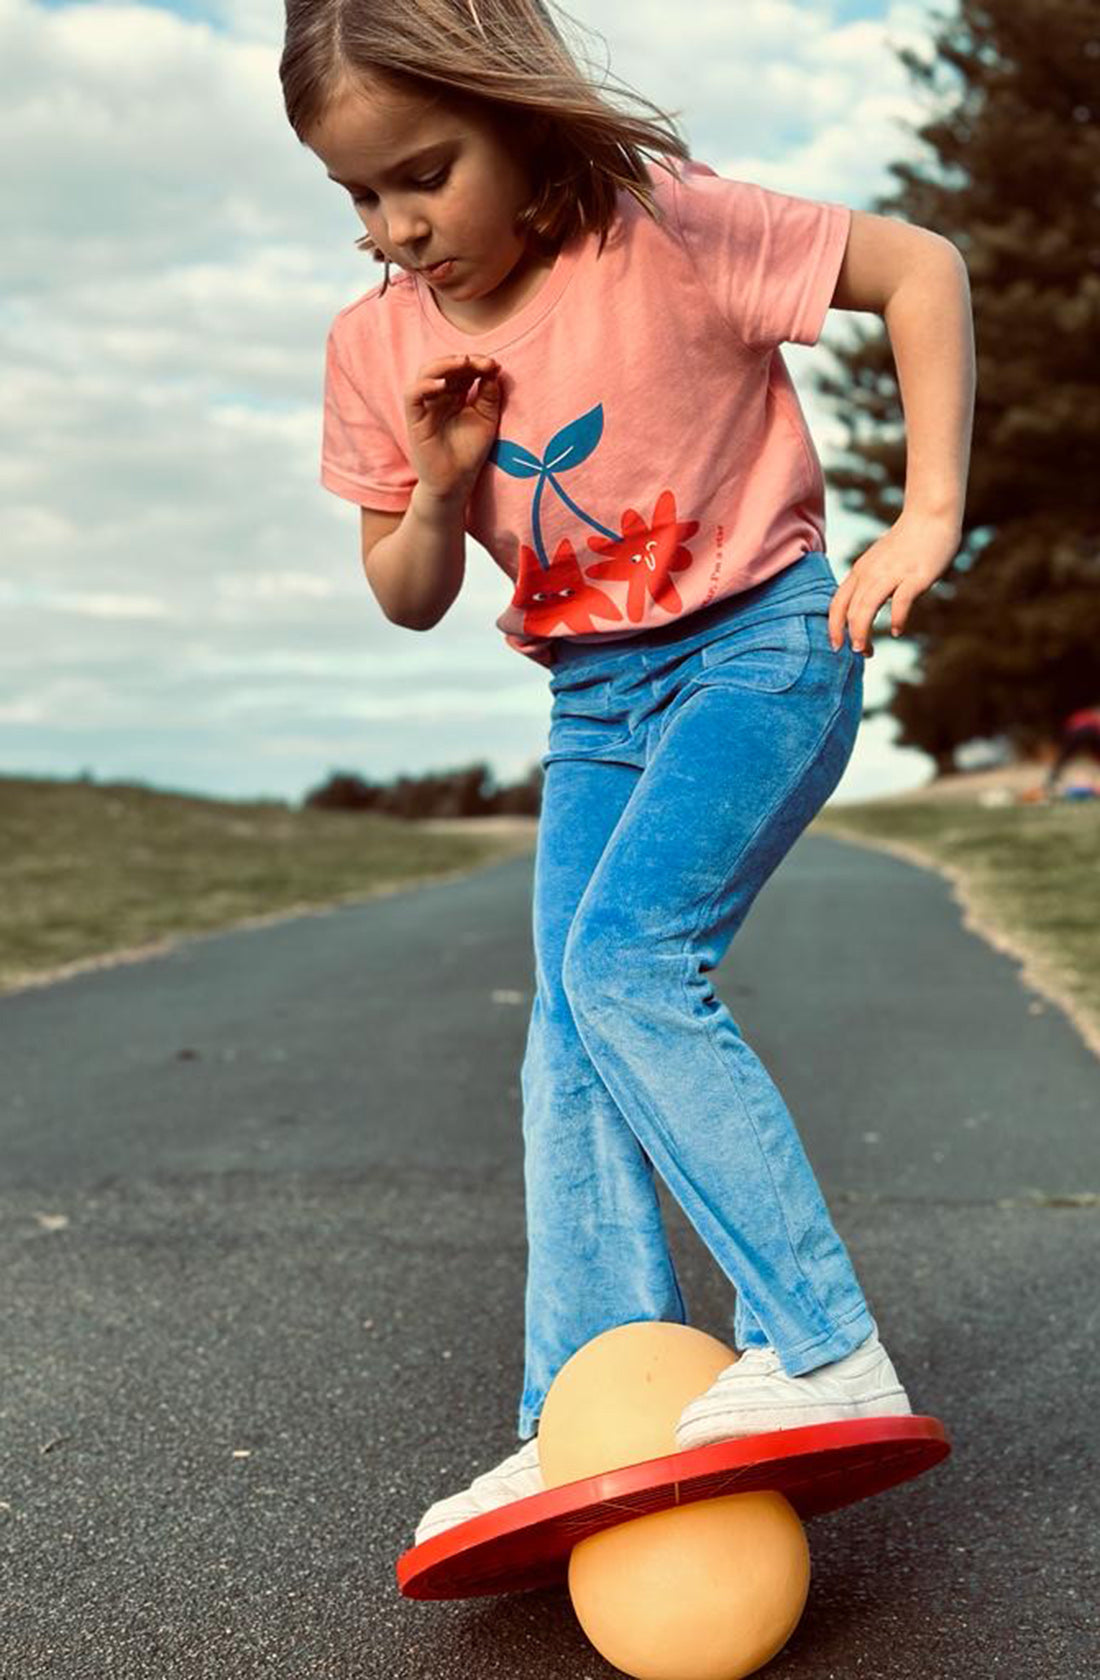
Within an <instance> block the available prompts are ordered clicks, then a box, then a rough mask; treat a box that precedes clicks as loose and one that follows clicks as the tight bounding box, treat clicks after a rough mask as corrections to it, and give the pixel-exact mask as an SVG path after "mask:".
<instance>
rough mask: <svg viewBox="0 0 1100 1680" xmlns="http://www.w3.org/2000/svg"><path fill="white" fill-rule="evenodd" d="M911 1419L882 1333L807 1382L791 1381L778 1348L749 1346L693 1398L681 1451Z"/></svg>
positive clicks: (681, 1428)
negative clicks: (863, 1421)
mask: <svg viewBox="0 0 1100 1680" xmlns="http://www.w3.org/2000/svg"><path fill="white" fill-rule="evenodd" d="M911 1413H912V1407H911V1406H910V1404H909V1399H908V1396H907V1395H906V1392H905V1390H904V1388H902V1386H901V1383H900V1382H899V1381H898V1376H897V1372H896V1371H895V1370H894V1367H893V1365H892V1364H891V1363H890V1359H889V1357H888V1355H887V1353H886V1350H885V1348H884V1347H883V1345H882V1343H881V1342H880V1341H879V1338H878V1331H877V1330H875V1331H874V1332H872V1334H871V1335H870V1336H868V1338H867V1340H866V1341H865V1342H864V1343H863V1344H862V1346H860V1347H858V1348H856V1349H855V1351H854V1352H853V1353H849V1354H847V1355H846V1356H845V1357H844V1358H843V1359H836V1360H834V1361H833V1362H832V1364H830V1365H819V1366H818V1368H817V1370H816V1371H807V1372H806V1373H805V1374H804V1375H803V1376H800V1377H789V1376H787V1374H786V1372H785V1371H784V1370H783V1367H782V1365H781V1364H780V1362H779V1355H778V1354H777V1353H776V1351H775V1349H774V1348H771V1347H749V1348H746V1349H745V1351H744V1353H742V1355H741V1357H740V1358H739V1359H738V1360H737V1361H736V1362H735V1363H734V1364H733V1365H727V1366H726V1368H725V1370H723V1371H719V1373H718V1376H717V1377H716V1378H715V1380H714V1382H712V1383H711V1385H710V1387H709V1388H708V1389H707V1390H706V1391H705V1393H703V1394H700V1395H698V1396H697V1397H696V1398H695V1399H694V1400H689V1402H688V1404H687V1405H686V1406H685V1407H684V1409H683V1411H682V1412H681V1413H680V1418H679V1422H678V1423H677V1425H676V1429H675V1437H676V1446H677V1449H678V1450H679V1451H680V1452H688V1451H689V1450H690V1449H691V1448H692V1447H707V1446H710V1445H711V1444H712V1443H713V1442H715V1441H727V1440H730V1439H732V1438H734V1437H736V1436H741V1435H758V1434H763V1433H764V1432H765V1431H767V1430H769V1429H797V1428H800V1427H801V1426H802V1425H803V1424H810V1423H841V1422H843V1421H844V1420H845V1419H846V1418H864V1417H904V1416H908V1415H911Z"/></svg>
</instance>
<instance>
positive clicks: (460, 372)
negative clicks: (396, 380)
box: [405, 355, 500, 501]
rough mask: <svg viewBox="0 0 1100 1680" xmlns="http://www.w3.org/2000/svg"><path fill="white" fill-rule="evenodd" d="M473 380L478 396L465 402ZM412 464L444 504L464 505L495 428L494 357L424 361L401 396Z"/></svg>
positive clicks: (496, 384)
mask: <svg viewBox="0 0 1100 1680" xmlns="http://www.w3.org/2000/svg"><path fill="white" fill-rule="evenodd" d="M475 380H477V382H478V384H477V395H476V396H475V397H474V398H473V400H472V401H471V402H467V400H466V398H467V396H468V395H469V392H470V389H471V387H472V385H473V383H474V381H475ZM405 423H406V426H407V428H408V434H409V453H410V456H411V465H412V467H413V469H414V471H415V472H416V476H417V478H418V479H419V481H420V482H421V483H422V484H425V485H427V487H428V489H429V490H432V491H433V492H434V493H435V494H436V495H437V496H440V497H443V498H445V499H447V500H450V499H452V498H459V499H461V500H463V501H465V500H466V498H467V497H468V495H469V493H470V491H471V490H472V489H473V486H474V480H475V479H476V478H477V475H478V473H479V472H480V471H481V468H482V465H483V463H484V461H485V457H486V456H487V455H488V453H489V451H490V449H491V448H492V447H493V442H494V439H495V438H496V434H497V427H498V425H499V424H500V363H499V362H498V361H497V360H496V358H495V356H469V355H467V356H460V355H454V356H442V357H440V358H439V360H438V361H433V362H425V363H424V364H423V366H422V367H421V368H420V370H419V372H418V373H417V376H416V378H415V380H414V381H413V383H412V384H411V385H410V386H409V387H408V389H407V390H406V392H405Z"/></svg>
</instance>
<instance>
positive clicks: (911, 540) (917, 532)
mask: <svg viewBox="0 0 1100 1680" xmlns="http://www.w3.org/2000/svg"><path fill="white" fill-rule="evenodd" d="M959 535H960V528H959V523H958V520H956V519H940V518H937V517H936V516H935V515H932V514H922V513H915V512H905V513H902V514H901V515H900V516H899V518H898V519H897V520H896V521H895V523H894V524H893V525H892V526H891V527H890V529H889V530H888V531H887V533H886V535H885V536H883V537H879V539H878V541H877V542H873V543H872V544H871V546H870V548H869V549H868V550H867V552H866V553H865V554H861V555H860V557H859V559H858V560H857V561H856V563H855V565H854V566H853V567H852V569H851V571H850V572H849V573H848V575H847V576H846V577H845V579H844V581H843V583H841V584H839V585H838V587H837V591H836V594H835V595H834V596H833V599H832V602H831V604H830V606H829V640H830V642H831V643H832V645H833V650H834V652H835V651H837V650H838V649H839V648H840V647H842V646H843V643H844V631H845V627H847V630H848V633H849V635H850V637H851V640H852V646H853V648H854V649H855V651H856V652H857V653H859V652H863V653H865V655H866V657H867V658H868V659H870V658H871V657H872V656H873V654H874V651H875V650H874V648H873V647H872V645H871V625H872V623H873V622H874V618H875V614H876V613H877V612H878V610H879V608H880V607H881V606H882V604H883V602H884V601H888V600H889V599H890V597H891V596H893V608H892V611H891V614H890V630H891V633H892V634H893V635H899V634H900V632H901V631H902V630H904V629H905V621H906V619H907V618H908V616H909V608H910V607H911V605H912V604H913V602H914V601H915V600H916V598H917V596H918V595H921V594H923V592H924V591H925V590H926V589H930V588H931V586H932V585H933V584H934V583H935V582H936V581H937V579H938V578H941V577H942V576H943V574H944V573H945V572H946V571H947V570H948V568H949V566H950V565H951V562H952V561H953V560H954V558H955V556H956V554H957V553H958V551H959Z"/></svg>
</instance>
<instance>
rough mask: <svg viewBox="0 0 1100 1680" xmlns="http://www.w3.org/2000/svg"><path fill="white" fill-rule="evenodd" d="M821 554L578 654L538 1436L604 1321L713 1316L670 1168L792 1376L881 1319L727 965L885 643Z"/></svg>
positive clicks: (549, 986) (542, 858) (833, 779)
mask: <svg viewBox="0 0 1100 1680" xmlns="http://www.w3.org/2000/svg"><path fill="white" fill-rule="evenodd" d="M836 589H837V580H836V578H835V576H834V574H833V571H832V567H831V565H830V563H829V560H828V558H827V556H826V555H825V554H824V553H821V552H820V551H811V552H808V553H805V554H803V555H802V556H801V557H800V559H799V560H797V561H796V562H795V563H794V564H793V565H791V566H788V567H787V568H786V569H785V570H783V571H782V572H780V573H779V574H777V575H776V576H775V577H772V578H768V579H766V580H765V581H764V582H763V583H762V584H758V585H756V587H754V588H752V589H749V590H745V591H742V592H740V593H739V594H737V595H733V596H729V597H726V598H724V599H722V600H719V601H716V602H714V603H712V605H710V606H708V607H704V608H700V609H698V610H696V611H695V612H692V613H689V614H687V615H685V616H684V617H683V618H682V619H680V620H672V621H670V622H669V623H668V624H666V625H660V626H659V627H657V628H656V629H652V630H647V631H643V632H641V633H640V634H638V635H637V636H633V637H625V638H622V639H620V640H618V641H608V642H604V643H600V642H578V641H575V640H569V639H563V640H561V641H559V642H556V643H555V644H554V664H553V667H552V668H551V672H550V690H551V694H552V696H553V704H552V708H551V714H550V734H549V741H548V750H547V752H546V753H545V755H544V756H543V759H542V764H543V767H544V770H545V779H544V783H543V795H542V811H541V815H540V819H539V830H538V840H537V846H536V854H535V886H534V902H533V923H534V947H535V996H534V1002H533V1005H532V1010H531V1017H530V1021H529V1024H528V1031H527V1042H526V1049H525V1052H524V1057H523V1064H522V1068H521V1073H520V1083H521V1091H522V1098H523V1137H524V1188H525V1200H526V1223H527V1260H528V1268H527V1282H526V1293H525V1352H524V1359H525V1364H524V1377H523V1394H522V1398H521V1400H520V1405H519V1424H518V1428H519V1435H520V1437H521V1439H524V1440H527V1439H529V1438H530V1437H531V1436H532V1435H533V1434H534V1433H535V1429H536V1425H537V1421H538V1417H539V1412H540V1410H541V1407H542V1404H543V1401H544V1400H545V1398H546V1393H547V1390H548V1389H549V1387H550V1384H551V1382H552V1381H553V1379H554V1377H555V1376H556V1374H557V1372H558V1371H559V1370H560V1369H561V1367H562V1365H564V1363H565V1361H566V1360H567V1359H568V1358H569V1357H570V1356H571V1355H572V1354H573V1353H575V1352H576V1351H577V1349H578V1348H580V1347H582V1346H583V1345H584V1344H585V1343H586V1342H587V1341H589V1340H591V1338H592V1337H593V1336H596V1335H598V1334H600V1332H601V1331H604V1330H608V1329H611V1328H612V1327H614V1326H615V1325H618V1324H626V1323H631V1322H634V1321H637V1320H641V1319H666V1320H674V1321H676V1322H678V1323H686V1322H687V1312H686V1308H685V1304H684V1299H683V1296H682V1294H681V1291H680V1286H679V1282H678V1280H677V1277H676V1273H675V1269H674V1267H673V1263H672V1259H671V1257H670V1254H669V1250H668V1243H667V1240H666V1235H665V1231H664V1227H663V1222H662V1218H661V1213H660V1207H659V1203H658V1199H657V1190H656V1184H655V1180H654V1171H655V1170H656V1172H657V1173H658V1174H659V1175H660V1177H661V1178H662V1179H663V1181H664V1183H665V1184H666V1185H667V1186H668V1189H669V1191H670V1193H671V1194H672V1196H673V1197H674V1198H675V1200H676V1201H677V1202H678V1203H679V1205H680V1207H682V1208H683V1210H684V1213H685V1215H686V1216H687V1218H688V1220H689V1221H690V1222H691V1224H692V1225H693V1227H694V1228H695V1230H696V1231H697V1232H698V1234H699V1236H700V1237H701V1238H702V1240H703V1242H704V1243H705V1244H706V1246H707V1247H708V1248H709V1250H710V1252H711V1253H712V1254H713V1255H714V1258H715V1260H716V1261H717V1262H718V1265H719V1266H720V1267H721V1269H722V1271H723V1272H724V1273H725V1275H726V1276H727V1277H728V1278H729V1280H730V1282H731V1284H732V1285H733V1286H734V1289H735V1291H736V1301H735V1307H734V1312H733V1314H732V1325H733V1332H734V1341H735V1343H736V1345H737V1347H739V1348H744V1347H747V1346H749V1345H760V1344H763V1343H768V1344H770V1345H771V1346H772V1347H774V1348H775V1349H776V1352H777V1353H778V1355H779V1358H780V1360H781V1362H782V1365H783V1368H784V1369H785V1370H786V1371H787V1372H788V1373H789V1374H790V1375H792V1376H797V1375H799V1374H801V1373H803V1372H805V1371H809V1370H813V1369H814V1368H815V1367H817V1366H818V1365H823V1364H826V1363H828V1362H829V1361H831V1360H834V1359H840V1358H842V1357H843V1356H844V1355H845V1354H847V1353H850V1352H851V1351H852V1350H853V1349H854V1348H856V1347H858V1346H859V1344H860V1343H861V1342H863V1341H864V1340H865V1339H866V1338H867V1337H868V1336H869V1335H870V1334H871V1333H872V1331H873V1330H874V1328H875V1321H874V1319H873V1317H872V1315H871V1312H870V1309H869V1307H868V1304H867V1301H866V1299H865V1297H864V1295H863V1292H862V1290H861V1288H860V1286H859V1283H858V1281H857V1279H856V1276H855V1273H854V1270H853V1267H852V1263H851V1260H850V1258H849V1256H848V1253H847V1250H846V1249H845V1247H844V1244H843V1242H842V1241H841V1239H840V1237H839V1235H838V1234H837V1232H836V1230H835V1229H834V1227H833V1224H832V1221H831V1219H830V1216H829V1211H828V1208H827V1206H826V1204H825V1201H824V1198H823V1196H822V1194H821V1190H820V1187H819V1185H818V1183H817V1180H816V1178H815V1176H814V1173H813V1169H812V1167H811V1166H810V1163H809V1160H808V1159H807V1156H806V1153H805V1150H804V1148H803V1145H802V1142H801V1139H800V1138H799V1135H798V1132H797V1130H796V1128H795V1125H794V1122H793V1120H792V1118H791V1115H790V1113H789V1111H788V1109H787V1107H786V1105H785V1103H784V1101H783V1098H782V1096H781V1095H780V1092H779V1090H778V1088H777V1087H776V1085H775V1083H774V1082H773V1080H772V1079H771V1077H770V1076H769V1074H768V1071H767V1069H766V1068H765V1067H764V1065H763V1063H762V1062H761V1061H760V1058H759V1057H758V1056H757V1055H756V1053H755V1051H754V1050H753V1049H752V1048H751V1046H750V1045H749V1044H747V1043H746V1042H745V1039H744V1038H743V1037H742V1035H741V1033H740V1031H739V1029H738V1027H737V1023H736V1022H735V1021H734V1019H733V1017H732V1016H731V1014H730V1012H729V1010H728V1009H727V1008H726V1006H725V1004H724V1003H722V1002H721V1000H720V999H719V998H718V997H717V996H716V995H715V993H714V990H713V988H712V986H711V984H710V980H709V978H708V975H709V972H710V971H711V970H712V969H714V968H715V967H716V966H717V964H718V963H719V962H720V961H721V959H722V957H723V955H724V954H725V952H726V950H727V948H728V946H729V943H730V941H731V939H732V938H733V936H734V934H735V933H736V932H737V929H738V928H739V927H740V926H741V923H742V922H743V921H744V919H745V917H746V915H747V914H748V911H749V908H750V906H751V905H752V902H753V900H754V898H755V897H756V895H757V893H758V892H759V891H760V889H761V887H762V886H763V885H764V883H765V881H766V880H767V879H768V877H769V876H770V875H771V874H772V872H773V870H774V869H775V868H776V866H777V865H778V864H779V863H780V861H781V860H782V858H783V857H784V856H785V855H786V853H787V852H788V851H789V850H790V848H791V846H792V845H793V844H794V842H795V841H796V840H797V838H798V836H799V835H800V834H801V833H802V831H803V829H804V828H805V827H806V826H807V824H808V823H809V822H810V821H811V820H812V819H813V817H814V816H815V815H816V813H817V812H818V811H819V810H820V809H821V807H822V805H823V804H824V803H825V801H826V800H827V799H828V797H829V795H830V794H831V793H832V791H833V789H834V788H835V787H836V785H837V783H838V782H839V781H840V778H841V776H842V774H843V772H844V769H845V766H846V765H847V763H848V760H849V758H850V757H851V753H852V748H853V746H854V744H855V739H856V732H857V730H858V727H859V720H860V715H861V712H862V705H863V668H864V655H862V654H857V653H856V652H855V651H854V650H853V649H852V646H851V643H850V641H849V640H848V639H847V637H845V640H844V643H843V645H842V646H841V648H840V649H839V650H838V651H834V649H833V648H832V647H831V646H830V645H829V639H828V623H827V616H826V615H827V613H828V609H829V603H830V601H831V600H832V597H833V595H834V594H835V593H836Z"/></svg>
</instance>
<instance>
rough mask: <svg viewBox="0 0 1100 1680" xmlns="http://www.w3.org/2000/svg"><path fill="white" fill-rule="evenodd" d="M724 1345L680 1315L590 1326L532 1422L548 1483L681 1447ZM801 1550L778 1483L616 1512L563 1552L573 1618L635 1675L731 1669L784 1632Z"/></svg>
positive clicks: (802, 1560) (767, 1649) (743, 1668)
mask: <svg viewBox="0 0 1100 1680" xmlns="http://www.w3.org/2000/svg"><path fill="white" fill-rule="evenodd" d="M736 1358H737V1353H736V1351H735V1349H733V1348H731V1347H727V1346H726V1344H725V1343H724V1342H720V1341H718V1339H717V1338H716V1337H714V1336H708V1335H707V1334H706V1333H705V1332H704V1331H701V1330H696V1329H694V1328H693V1327H692V1326H691V1325H686V1324H674V1323H665V1322H663V1321H648V1320H647V1321H642V1322H639V1323H636V1324H620V1325H618V1326H616V1328H615V1329H613V1330H606V1331H604V1332H603V1334H602V1335H599V1336H594V1337H593V1338H592V1340H591V1341H589V1342H586V1343H585V1345H584V1347H582V1348H579V1349H578V1351H577V1352H576V1353H575V1354H574V1355H573V1357H572V1358H571V1359H569V1360H568V1361H567V1362H566V1364H564V1365H563V1366H562V1368H561V1370H560V1371H559V1372H558V1374H557V1376H556V1377H555V1378H554V1381H553V1383H552V1384H551V1386H550V1390H549V1392H548V1394H547V1396H546V1399H545V1401H544V1403H543V1408H542V1412H541V1415H540V1417H539V1426H538V1442H539V1464H540V1467H541V1470H542V1475H543V1480H544V1481H545V1483H546V1486H547V1487H548V1488H551V1487H561V1486H562V1485H563V1484H564V1483H566V1482H574V1481H579V1480H580V1479H581V1478H583V1477H586V1476H596V1475H599V1474H600V1473H601V1472H602V1471H607V1470H619V1469H623V1468H624V1467H625V1466H626V1465H628V1464H640V1463H642V1462H643V1461H644V1460H645V1459H650V1458H665V1457H668V1456H671V1455H672V1454H673V1453H675V1452H677V1451H678V1450H679V1449H678V1448H677V1446H676V1436H675V1428H676V1423H677V1420H678V1418H679V1416H680V1413H681V1412H682V1411H683V1409H684V1407H685V1406H686V1405H687V1403H688V1401H689V1400H693V1399H694V1398H695V1397H696V1395H699V1394H702V1393H703V1392H704V1390H706V1389H708V1388H709V1387H710V1385H711V1383H712V1382H713V1381H714V1379H715V1377H716V1376H717V1375H718V1373H719V1371H721V1370H722V1369H723V1368H724V1367H725V1366H727V1365H730V1364H732V1363H733V1361H734V1360H735V1359H736ZM809 1584H810V1552H809V1547H808V1545H807V1543H806V1534H805V1530H804V1529H803V1527H802V1524H801V1522H800V1521H799V1518H798V1514H797V1512H796V1511H795V1509H794V1507H793V1506H792V1505H791V1504H790V1503H789V1502H788V1501H787V1500H786V1499H785V1498H784V1497H783V1495H782V1494H779V1493H770V1492H763V1493H735V1494H726V1495H722V1496H718V1497H716V1498H714V1499H702V1500H698V1501H695V1502H693V1503H692V1504H690V1505H677V1506H672V1507H670V1508H669V1509H668V1510H666V1511H653V1512H650V1513H649V1514H648V1515H646V1516H641V1517H633V1518H628V1519H627V1520H625V1521H623V1522H620V1523H615V1524H614V1525H613V1526H612V1527H610V1528H606V1529H603V1530H601V1531H600V1532H599V1533H598V1534H592V1535H589V1536H588V1538H587V1539H585V1540H581V1541H579V1542H578V1543H577V1545H576V1546H574V1548H573V1550H572V1553H571V1554H570V1559H569V1592H570V1596H571V1598H572V1601H573V1608H574V1610H575V1611H576V1614H577V1619H578V1621H579V1622H580V1624H581V1627H582V1628H583V1629H584V1631H585V1633H586V1634H587V1636H588V1638H589V1639H590V1640H591V1642H592V1644H593V1645H594V1646H595V1647H596V1649H597V1650H598V1651H599V1652H600V1654H601V1655H602V1656H604V1657H606V1659H607V1660H608V1662H610V1663H613V1664H614V1665H615V1667H617V1668H619V1669H621V1670H622V1671H623V1672H624V1673H625V1674H629V1675H633V1676H634V1677H635V1680H740V1676H741V1675H745V1674H751V1673H753V1672H754V1670H755V1669H758V1668H760V1667H761V1666H762V1664H764V1663H766V1662H768V1661H769V1660H770V1659H771V1658H772V1657H773V1656H774V1655H775V1654H776V1652H777V1651H779V1650H780V1649H781V1648H782V1647H783V1646H784V1645H785V1644H786V1642H787V1640H788V1639H789V1638H790V1636H791V1634H792V1633H793V1632H794V1630H795V1628H796V1627H797V1626H798V1622H799V1619H800V1617H801V1615H802V1612H803V1610H804V1608H805V1605H806V1595H807V1593H808V1591H809Z"/></svg>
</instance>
